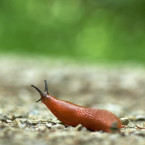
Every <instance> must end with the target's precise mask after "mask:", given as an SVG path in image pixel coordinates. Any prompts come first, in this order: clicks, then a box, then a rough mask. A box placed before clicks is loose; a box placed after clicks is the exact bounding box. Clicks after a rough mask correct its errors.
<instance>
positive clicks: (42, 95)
mask: <svg viewBox="0 0 145 145" xmlns="http://www.w3.org/2000/svg"><path fill="white" fill-rule="evenodd" d="M31 87H33V88H35V89H36V90H37V91H38V92H39V94H40V96H41V98H40V99H39V100H37V101H36V102H39V101H41V100H42V99H43V98H44V97H46V96H47V95H46V94H45V93H42V92H41V91H40V90H39V89H38V88H37V87H36V86H34V85H31Z"/></svg>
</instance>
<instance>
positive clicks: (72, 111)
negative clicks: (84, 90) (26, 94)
mask: <svg viewBox="0 0 145 145" xmlns="http://www.w3.org/2000/svg"><path fill="white" fill-rule="evenodd" d="M44 82H45V93H43V92H42V91H40V90H39V89H38V88H37V87H35V86H34V85H31V86H32V87H34V88H35V89H36V90H37V91H38V92H39V93H40V96H41V98H40V99H39V100H38V101H36V102H39V101H42V102H43V103H44V104H45V105H46V106H47V108H48V109H49V110H50V111H51V112H52V113H53V114H54V115H55V116H56V117H57V118H58V119H59V120H60V121H62V122H63V123H64V124H66V125H71V126H74V127H75V126H77V125H79V124H81V125H82V126H84V127H86V128H87V129H88V130H92V131H100V130H102V131H104V132H113V131H114V130H117V131H120V129H121V128H122V123H121V121H120V119H119V118H118V117H117V116H115V115H114V114H113V113H111V112H109V111H107V110H101V109H95V108H87V107H83V106H79V105H76V104H73V103H70V102H68V101H64V100H60V99H57V98H55V97H54V96H51V95H50V94H49V93H48V87H47V82H46V80H44Z"/></svg>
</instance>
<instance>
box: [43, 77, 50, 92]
mask: <svg viewBox="0 0 145 145" xmlns="http://www.w3.org/2000/svg"><path fill="white" fill-rule="evenodd" d="M44 82H45V93H47V95H49V93H48V86H47V81H46V80H44Z"/></svg>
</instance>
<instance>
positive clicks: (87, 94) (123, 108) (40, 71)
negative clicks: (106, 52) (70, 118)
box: [0, 57, 145, 145]
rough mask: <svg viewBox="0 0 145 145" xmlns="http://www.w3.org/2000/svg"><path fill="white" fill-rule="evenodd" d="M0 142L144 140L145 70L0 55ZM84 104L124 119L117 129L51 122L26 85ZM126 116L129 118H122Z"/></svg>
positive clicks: (82, 144)
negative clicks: (118, 129) (123, 126)
mask: <svg viewBox="0 0 145 145" xmlns="http://www.w3.org/2000/svg"><path fill="white" fill-rule="evenodd" d="M0 62H1V63H0V82H1V84H0V145H3V144H9V145H26V144H27V145H33V144H35V145H39V144H40V145H51V144H52V145H55V144H59V145H64V144H67V145H74V144H75V145H92V144H95V145H100V144H103V145H112V144H114V145H122V144H125V145H130V144H138V145H144V144H145V129H139V128H137V127H136V125H138V126H142V127H145V107H144V106H145V75H144V74H145V68H144V67H142V66H139V67H137V66H131V65H126V66H105V65H104V66H100V65H96V66H95V65H89V64H76V63H73V62H67V61H54V60H46V59H41V58H37V59H28V58H25V59H24V58H23V59H20V58H15V59H14V58H11V57H8V58H3V57H1V58H0ZM44 79H46V80H47V81H48V86H49V93H50V94H52V95H54V96H56V97H57V98H59V99H63V100H67V101H70V102H73V103H75V104H79V105H83V106H86V107H94V108H101V109H107V110H110V111H111V112H113V113H115V114H116V115H117V116H118V117H119V118H124V117H126V118H127V119H125V118H124V120H123V121H124V122H125V123H124V124H125V125H126V126H125V128H122V129H121V132H120V133H113V134H109V133H105V132H102V131H96V132H91V131H89V130H87V129H86V128H84V127H82V126H81V125H78V126H77V127H72V126H67V125H65V124H63V123H62V122H61V121H59V120H57V119H56V118H55V116H54V115H53V114H52V113H51V112H50V111H49V110H48V109H47V108H46V107H45V106H44V104H42V103H36V102H35V101H36V100H38V99H39V97H40V96H39V94H38V93H37V92H36V91H35V90H34V89H33V88H31V87H30V85H31V84H33V85H36V86H37V87H39V88H40V89H41V90H44ZM128 120H129V121H128Z"/></svg>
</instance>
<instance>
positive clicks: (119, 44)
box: [0, 0, 145, 62]
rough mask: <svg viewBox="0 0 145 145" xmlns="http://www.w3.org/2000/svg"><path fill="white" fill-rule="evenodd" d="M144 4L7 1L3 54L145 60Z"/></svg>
mask: <svg viewBox="0 0 145 145" xmlns="http://www.w3.org/2000/svg"><path fill="white" fill-rule="evenodd" d="M144 6H145V1H143V0H139V1H136V0H132V1H131V0H128V1H125V0H123V1H122V0H118V1H115V0H108V1H105V0H102V1H99V0H69V1H68V0H62V1H60V0H41V1H40V0H25V1H20V0H1V1H0V18H1V21H0V51H1V53H7V52H8V53H16V54H17V53H18V54H23V53H26V54H30V55H31V54H36V55H40V54H41V55H46V56H49V55H53V56H69V57H73V58H89V59H92V60H95V61H97V60H107V61H117V60H123V61H128V60H132V61H141V62H145V57H144V55H145V19H144V16H145V11H144V8H145V7H144Z"/></svg>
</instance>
